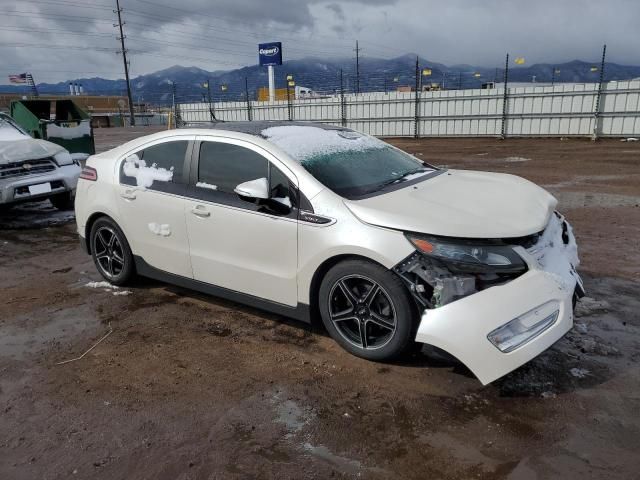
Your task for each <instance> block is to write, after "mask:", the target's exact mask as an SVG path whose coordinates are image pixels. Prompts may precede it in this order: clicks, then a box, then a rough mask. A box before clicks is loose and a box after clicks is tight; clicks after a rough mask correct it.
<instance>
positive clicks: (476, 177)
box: [345, 170, 558, 238]
mask: <svg viewBox="0 0 640 480" xmlns="http://www.w3.org/2000/svg"><path fill="white" fill-rule="evenodd" d="M557 203H558V202H557V200H556V199H555V198H554V197H553V196H552V195H551V194H550V193H549V192H547V191H546V190H544V189H542V188H540V187H538V186H537V185H536V184H534V183H532V182H530V181H528V180H525V179H524V178H520V177H516V176H514V175H507V174H502V173H488V172H471V171H465V170H447V171H445V172H443V173H442V174H440V175H437V176H435V177H432V178H429V179H427V180H425V181H422V182H419V183H417V184H414V185H409V186H406V187H404V188H401V189H399V190H396V191H393V192H389V193H386V194H383V195H377V196H375V197H371V198H367V199H364V200H357V201H345V204H346V206H347V207H348V208H349V209H350V210H351V212H352V213H353V214H354V215H355V216H356V217H358V218H359V219H360V220H361V221H363V222H365V223H369V224H372V225H377V226H381V227H387V228H393V229H396V230H403V231H410V232H419V233H427V234H432V235H441V236H447V237H462V238H509V237H521V236H525V235H531V234H533V233H537V232H539V231H541V230H543V229H544V227H545V226H546V225H547V223H548V221H549V217H550V215H551V214H552V213H553V211H554V209H555V207H556V205H557Z"/></svg>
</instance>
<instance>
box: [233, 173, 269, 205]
mask: <svg viewBox="0 0 640 480" xmlns="http://www.w3.org/2000/svg"><path fill="white" fill-rule="evenodd" d="M233 191H234V192H236V193H237V194H238V195H240V196H241V197H248V198H254V199H260V200H266V199H268V198H269V182H268V181H267V179H266V178H264V177H263V178H257V179H255V180H250V181H248V182H244V183H241V184H240V185H238V186H236V188H234V189H233Z"/></svg>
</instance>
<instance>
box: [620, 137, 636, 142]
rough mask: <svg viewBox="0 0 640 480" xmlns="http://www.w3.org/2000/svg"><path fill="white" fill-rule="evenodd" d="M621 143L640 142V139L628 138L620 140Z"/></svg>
mask: <svg viewBox="0 0 640 480" xmlns="http://www.w3.org/2000/svg"><path fill="white" fill-rule="evenodd" d="M620 141H621V142H637V141H640V138H636V137H629V138H623V139H622V140H620Z"/></svg>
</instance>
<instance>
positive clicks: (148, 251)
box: [118, 136, 195, 278]
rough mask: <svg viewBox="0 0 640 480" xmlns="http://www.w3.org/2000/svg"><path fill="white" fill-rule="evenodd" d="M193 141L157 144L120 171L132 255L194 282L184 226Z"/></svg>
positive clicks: (183, 139)
mask: <svg viewBox="0 0 640 480" xmlns="http://www.w3.org/2000/svg"><path fill="white" fill-rule="evenodd" d="M194 138H195V137H193V136H180V137H171V138H167V139H162V140H156V141H155V142H152V143H150V144H148V145H145V146H144V147H143V148H141V149H139V150H137V151H135V152H130V153H129V154H127V155H126V156H125V157H124V158H123V159H122V161H121V163H120V165H119V167H118V168H119V178H120V184H119V185H118V190H119V191H118V193H119V196H118V202H119V205H118V207H119V210H120V224H121V225H120V226H121V227H122V229H123V231H124V233H125V235H126V237H127V240H128V242H129V244H130V246H131V250H132V251H133V253H134V255H136V256H139V257H141V258H142V259H143V260H144V261H145V262H146V263H148V264H149V265H151V266H152V267H155V268H157V269H159V270H163V271H165V272H169V273H173V274H176V275H180V276H183V277H187V278H193V271H192V269H191V259H190V256H189V241H188V239H187V227H186V224H185V206H186V203H187V199H186V197H185V195H186V191H187V183H188V182H187V179H188V175H189V172H188V168H189V167H188V166H189V160H190V156H191V153H192V150H193V140H194Z"/></svg>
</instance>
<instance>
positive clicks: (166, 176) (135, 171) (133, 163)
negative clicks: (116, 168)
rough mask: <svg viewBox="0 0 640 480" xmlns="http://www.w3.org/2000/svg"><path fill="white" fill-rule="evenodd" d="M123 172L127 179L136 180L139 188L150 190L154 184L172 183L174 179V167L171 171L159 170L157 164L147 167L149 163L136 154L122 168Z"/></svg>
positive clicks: (128, 158)
mask: <svg viewBox="0 0 640 480" xmlns="http://www.w3.org/2000/svg"><path fill="white" fill-rule="evenodd" d="M122 171H123V172H124V174H125V175H126V176H127V177H133V178H135V179H136V184H137V185H138V186H139V187H143V188H149V187H151V185H153V182H155V181H158V182H170V181H171V180H172V179H173V167H171V170H167V169H166V168H159V167H158V166H157V165H156V164H155V163H154V164H153V165H151V166H150V167H147V162H145V161H144V160H140V158H139V157H138V155H136V154H135V153H134V154H133V155H130V156H128V157H127V159H126V160H125V162H124V166H123V167H122Z"/></svg>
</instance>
